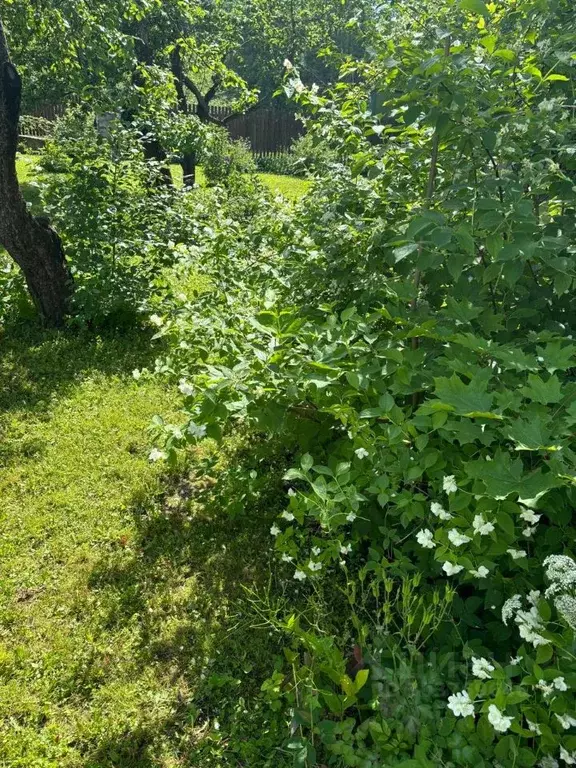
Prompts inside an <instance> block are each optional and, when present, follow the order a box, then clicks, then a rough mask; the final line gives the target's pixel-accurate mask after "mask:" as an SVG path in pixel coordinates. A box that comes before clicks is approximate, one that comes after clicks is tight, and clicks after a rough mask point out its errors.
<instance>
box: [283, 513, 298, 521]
mask: <svg viewBox="0 0 576 768" xmlns="http://www.w3.org/2000/svg"><path fill="white" fill-rule="evenodd" d="M280 517H283V518H284V520H288V522H289V523H291V522H292V521H293V520H294V519H295V517H294V515H293V514H292V512H282V514H281V515H280Z"/></svg>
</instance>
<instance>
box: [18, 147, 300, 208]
mask: <svg viewBox="0 0 576 768" xmlns="http://www.w3.org/2000/svg"><path fill="white" fill-rule="evenodd" d="M36 161H37V159H36V156H35V155H21V156H20V157H19V159H18V161H17V170H18V178H19V179H20V182H21V183H22V184H24V185H26V189H25V192H26V197H27V199H29V198H30V199H34V188H33V181H34V169H35V165H36ZM172 173H173V175H174V179H175V182H176V183H179V184H181V183H182V168H181V167H180V166H179V165H173V166H172ZM258 176H259V178H260V179H261V181H262V182H263V184H265V185H266V186H267V187H268V188H269V189H271V190H272V192H275V193H280V194H281V195H284V197H285V198H287V199H288V200H298V199H299V198H300V197H302V196H303V195H304V194H305V193H306V192H307V191H308V189H309V187H310V182H309V181H307V180H306V179H298V178H296V177H294V176H277V175H275V174H273V173H260V174H258ZM197 182H198V184H200V185H201V186H204V185H205V183H206V182H205V178H204V174H203V172H202V168H199V169H198V174H197ZM31 185H32V186H31Z"/></svg>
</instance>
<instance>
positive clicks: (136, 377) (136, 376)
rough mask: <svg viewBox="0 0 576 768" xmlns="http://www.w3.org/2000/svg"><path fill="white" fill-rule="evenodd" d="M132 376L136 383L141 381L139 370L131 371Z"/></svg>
mask: <svg viewBox="0 0 576 768" xmlns="http://www.w3.org/2000/svg"><path fill="white" fill-rule="evenodd" d="M132 376H133V378H135V379H136V381H138V379H141V378H142V371H139V370H138V368H135V369H134V370H133V371H132Z"/></svg>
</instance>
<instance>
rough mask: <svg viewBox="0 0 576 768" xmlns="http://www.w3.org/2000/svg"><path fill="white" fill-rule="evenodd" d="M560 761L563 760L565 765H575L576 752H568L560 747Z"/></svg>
mask: <svg viewBox="0 0 576 768" xmlns="http://www.w3.org/2000/svg"><path fill="white" fill-rule="evenodd" d="M560 760H564V762H565V763H566V765H576V752H572V754H570V752H568V751H567V750H565V749H564V747H560Z"/></svg>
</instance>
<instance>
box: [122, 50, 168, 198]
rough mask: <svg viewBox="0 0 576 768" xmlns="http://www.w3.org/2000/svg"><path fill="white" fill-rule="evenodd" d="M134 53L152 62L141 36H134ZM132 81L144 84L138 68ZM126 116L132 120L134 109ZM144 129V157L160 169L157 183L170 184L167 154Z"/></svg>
mask: <svg viewBox="0 0 576 768" xmlns="http://www.w3.org/2000/svg"><path fill="white" fill-rule="evenodd" d="M134 53H135V54H136V60H137V61H138V63H139V64H143V65H144V66H150V65H152V64H153V63H154V54H153V52H152V50H151V49H150V46H149V45H148V44H147V43H146V42H144V39H143V37H135V45H134ZM132 82H133V83H134V85H135V86H136V87H142V86H143V85H144V81H143V79H142V76H141V74H140V72H138V70H136V71H135V72H134V73H133V75H132ZM128 117H129V119H130V120H133V119H134V117H135V111H133V110H131V111H129V113H128ZM144 131H145V133H144V135H143V136H142V139H141V141H142V150H143V152H144V157H145V158H146V160H155V161H156V162H157V163H158V166H159V169H160V173H159V175H158V177H157V178H158V183H159V184H160V185H166V186H171V185H172V184H173V183H174V182H173V179H172V173H171V171H170V168H169V167H168V155H167V154H166V151H165V150H164V148H163V147H162V145H161V144H160V142H159V141H158V139H157V138H156V137H155V136H153V135H152V132H151V129H150V133H149V134H148V126H144Z"/></svg>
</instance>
